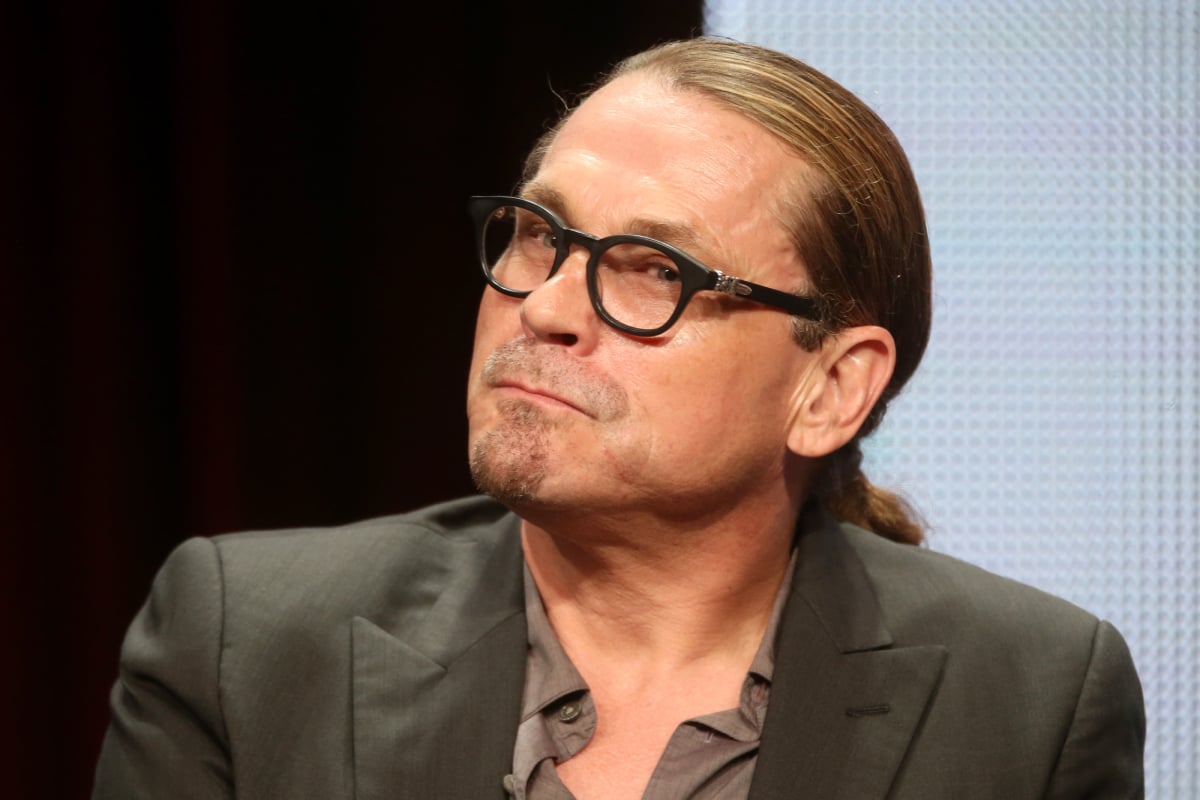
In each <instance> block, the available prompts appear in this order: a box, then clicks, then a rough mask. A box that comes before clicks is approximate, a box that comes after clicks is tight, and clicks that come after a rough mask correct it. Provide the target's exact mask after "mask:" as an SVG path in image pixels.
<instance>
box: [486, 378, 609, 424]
mask: <svg viewBox="0 0 1200 800" xmlns="http://www.w3.org/2000/svg"><path fill="white" fill-rule="evenodd" d="M492 388H493V389H496V390H498V391H499V392H500V393H501V394H504V395H508V396H510V397H514V398H516V399H520V400H524V401H525V402H529V403H534V404H536V405H539V406H543V407H545V408H550V409H555V408H557V409H564V410H569V411H574V412H577V413H579V414H583V415H584V416H587V417H590V416H592V414H590V413H589V412H588V411H587V410H586V409H584V408H582V407H581V406H579V405H577V404H576V403H574V402H572V401H570V400H568V399H567V398H565V397H563V396H562V395H560V394H557V393H555V392H552V391H550V390H549V389H545V388H543V387H540V386H534V385H532V384H527V383H522V382H520V381H514V380H511V379H506V380H499V381H496V382H495V383H493V384H492Z"/></svg>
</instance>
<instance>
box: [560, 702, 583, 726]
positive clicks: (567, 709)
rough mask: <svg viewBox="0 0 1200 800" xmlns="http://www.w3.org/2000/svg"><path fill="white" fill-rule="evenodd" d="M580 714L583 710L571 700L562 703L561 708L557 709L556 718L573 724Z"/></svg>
mask: <svg viewBox="0 0 1200 800" xmlns="http://www.w3.org/2000/svg"><path fill="white" fill-rule="evenodd" d="M581 713H583V708H582V707H581V706H580V705H579V703H577V702H575V701H574V700H572V701H571V702H569V703H563V704H562V707H561V708H559V709H558V718H559V719H560V720H562V721H563V722H574V721H575V720H576V719H578V718H579V715H580V714H581Z"/></svg>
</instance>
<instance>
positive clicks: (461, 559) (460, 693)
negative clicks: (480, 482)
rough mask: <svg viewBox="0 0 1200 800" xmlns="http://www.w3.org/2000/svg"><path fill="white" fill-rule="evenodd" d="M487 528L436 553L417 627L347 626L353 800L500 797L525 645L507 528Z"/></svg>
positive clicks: (359, 621)
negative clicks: (434, 576) (437, 581)
mask: <svg viewBox="0 0 1200 800" xmlns="http://www.w3.org/2000/svg"><path fill="white" fill-rule="evenodd" d="M495 528H496V529H495V530H485V531H483V532H482V534H481V535H480V536H478V537H477V539H476V540H475V541H472V542H462V541H458V542H453V543H447V544H446V545H445V547H446V549H447V552H446V553H445V554H444V559H443V560H442V562H441V569H440V572H441V573H442V577H441V580H442V581H443V585H442V586H441V588H440V591H438V592H437V593H436V599H434V600H433V602H432V603H431V605H430V606H429V607H428V609H427V613H425V614H424V616H423V617H422V618H421V619H420V620H419V622H416V623H414V624H412V625H408V626H406V627H405V629H403V630H394V631H389V630H385V629H384V628H383V627H381V626H380V625H378V624H376V623H375V622H373V621H371V620H367V619H365V618H362V617H356V618H355V619H354V620H353V625H352V647H353V663H354V666H353V670H354V674H353V692H354V695H353V697H354V699H353V715H354V771H355V796H356V797H357V798H359V800H376V799H377V798H378V799H380V800H382V798H404V797H429V798H442V797H445V798H457V797H471V798H487V797H497V798H502V797H504V796H505V793H504V789H503V783H502V781H503V778H504V776H505V774H507V773H508V772H509V771H511V769H512V752H513V746H514V743H515V738H516V730H517V723H518V720H519V717H520V703H521V692H522V689H523V686H524V682H525V655H526V644H527V634H526V630H525V614H524V611H525V608H524V592H523V586H522V566H521V565H522V560H521V549H520V538H519V536H518V535H517V533H516V521H515V519H514V518H512V517H511V516H510V517H506V518H505V519H504V520H502V521H501V522H500V523H497V524H496V526H495ZM435 560H436V557H435ZM451 560H453V563H454V564H455V568H454V569H447V568H446V565H447V564H449V563H450V561H451Z"/></svg>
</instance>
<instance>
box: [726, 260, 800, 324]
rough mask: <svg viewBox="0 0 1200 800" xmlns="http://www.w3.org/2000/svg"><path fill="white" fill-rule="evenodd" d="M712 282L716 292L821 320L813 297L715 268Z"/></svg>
mask: <svg viewBox="0 0 1200 800" xmlns="http://www.w3.org/2000/svg"><path fill="white" fill-rule="evenodd" d="M712 284H713V285H712V287H711V289H712V290H713V291H714V292H722V293H723V294H727V295H730V296H732V297H741V298H743V299H745V300H753V301H754V302H756V303H762V304H763V305H768V306H775V307H776V308H782V309H783V310H784V311H787V312H789V313H792V314H795V315H796V316H799V317H805V318H806V319H811V320H819V319H820V318H821V313H820V309H819V308H818V307H817V303H816V301H815V300H813V299H812V298H811V297H801V296H800V295H795V294H789V293H788V292H781V291H779V290H778V289H771V288H769V287H766V286H760V285H758V284H757V283H751V282H750V281H744V280H742V279H741V278H735V277H733V276H732V275H726V274H725V273H724V272H721V271H720V270H713V281H712Z"/></svg>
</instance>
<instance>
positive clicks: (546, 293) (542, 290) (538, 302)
mask: <svg viewBox="0 0 1200 800" xmlns="http://www.w3.org/2000/svg"><path fill="white" fill-rule="evenodd" d="M587 259H588V253H587V250H586V249H584V248H582V247H574V248H572V249H571V253H570V254H569V255H568V256H567V258H566V260H565V261H563V263H562V266H560V267H559V268H558V271H557V272H555V273H554V277H552V278H550V280H548V281H546V282H545V283H543V284H542V285H540V286H538V287H537V288H536V289H534V290H533V291H532V292H530V293H529V295H528V296H527V297H525V299H524V300H523V301H522V302H521V325H522V327H523V328H524V329H525V333H526V334H527V335H528V336H532V337H534V338H536V339H539V340H541V341H545V342H551V343H554V344H560V345H564V346H566V347H571V348H573V349H574V350H575V351H576V352H577V354H579V355H583V354H585V353H587V352H590V351H591V350H592V349H593V348H594V347H595V346H596V341H597V340H598V338H599V335H600V328H601V327H602V326H603V325H604V323H603V321H602V320H601V319H600V318H599V317H598V316H596V312H595V310H594V309H593V308H592V302H591V299H590V298H589V297H588V290H587Z"/></svg>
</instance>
